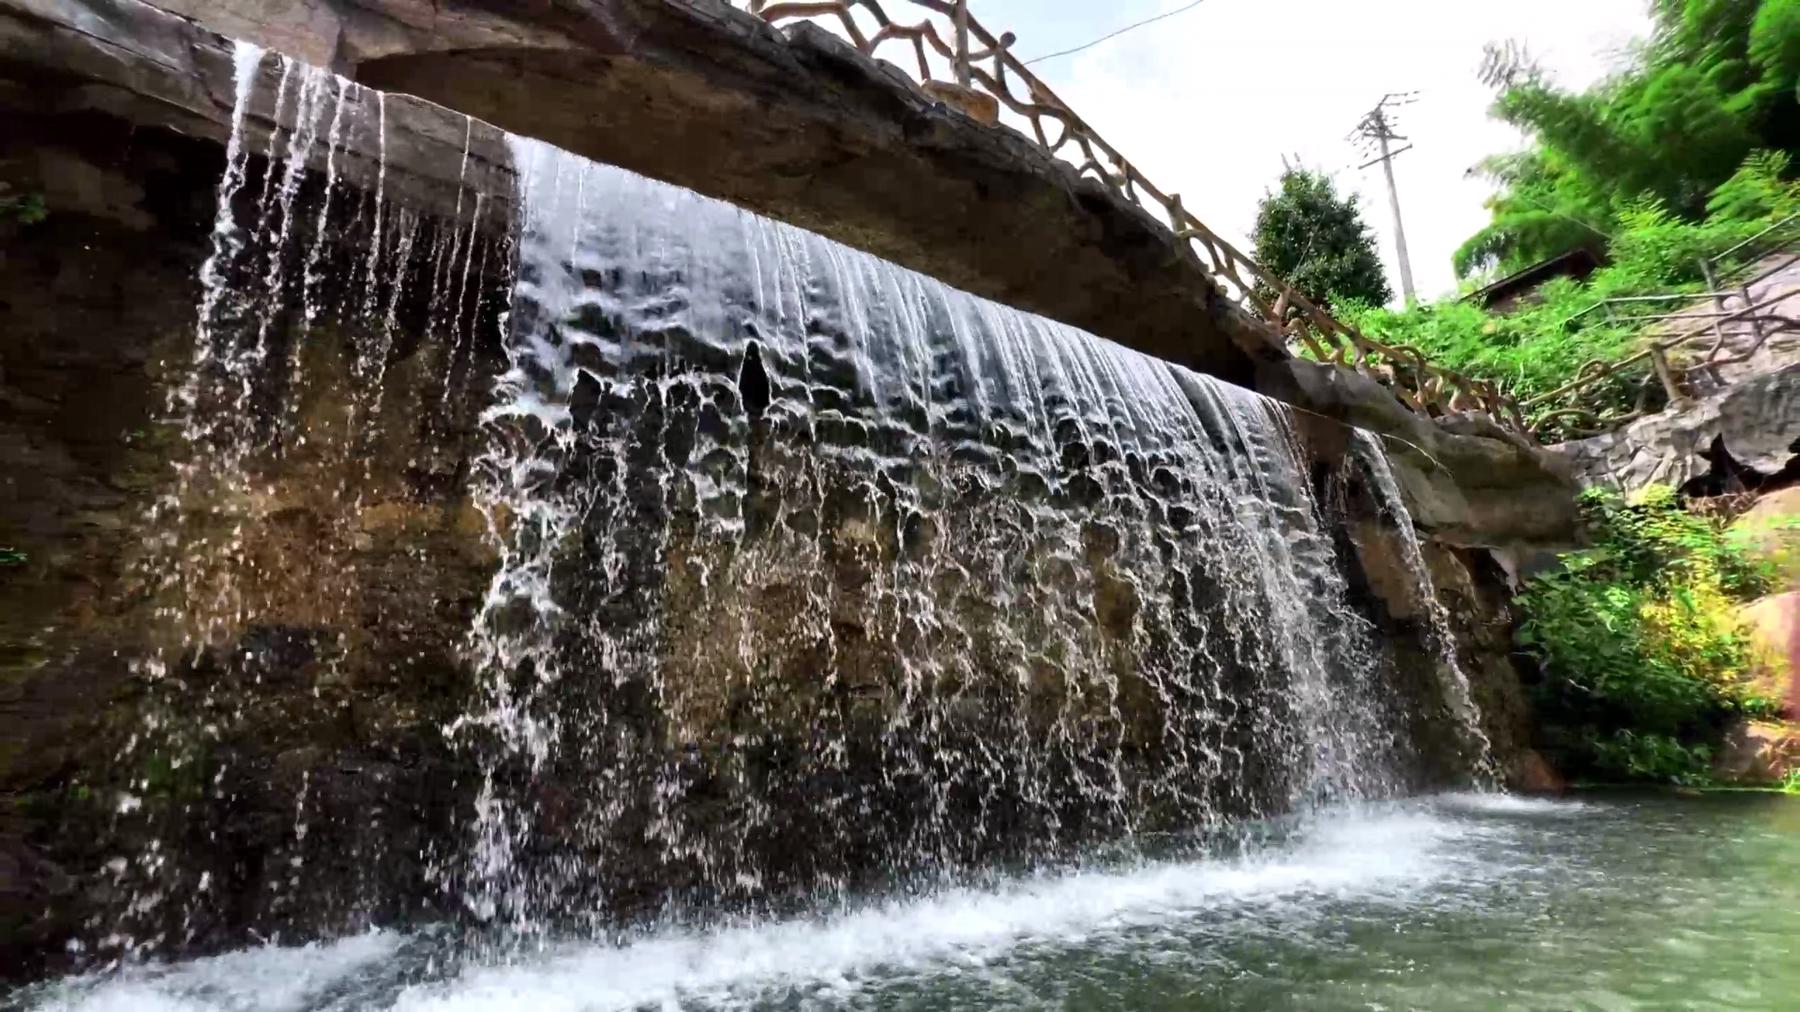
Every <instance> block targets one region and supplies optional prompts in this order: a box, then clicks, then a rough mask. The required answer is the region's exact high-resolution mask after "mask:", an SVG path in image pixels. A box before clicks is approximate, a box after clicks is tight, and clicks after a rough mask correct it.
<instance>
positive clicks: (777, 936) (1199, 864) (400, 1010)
mask: <svg viewBox="0 0 1800 1012" xmlns="http://www.w3.org/2000/svg"><path fill="white" fill-rule="evenodd" d="M1473 797H1474V796H1471V798H1473ZM1471 798H1459V797H1452V798H1448V799H1441V800H1440V801H1438V802H1436V803H1435V804H1436V805H1441V804H1449V805H1451V806H1452V807H1456V806H1461V805H1466V804H1473V803H1477V802H1475V801H1473V800H1471ZM1479 803H1480V804H1488V803H1487V802H1479ZM1433 807H1435V805H1434V804H1427V805H1407V806H1404V807H1390V808H1385V809H1360V810H1348V811H1336V812H1332V813H1329V814H1327V815H1322V816H1318V817H1315V818H1314V819H1313V820H1311V821H1310V822H1309V823H1308V824H1307V825H1305V826H1304V827H1302V831H1301V832H1300V833H1298V834H1297V835H1295V836H1294V837H1292V838H1291V839H1292V840H1293V842H1291V843H1289V844H1285V845H1280V846H1274V847H1270V848H1268V849H1265V850H1262V851H1259V852H1257V853H1253V854H1251V855H1248V856H1245V857H1240V858H1231V859H1223V858H1221V859H1213V860H1204V859H1202V860H1185V861H1157V862H1147V863H1144V864H1141V865H1138V866H1135V867H1130V868H1124V869H1105V870H1099V869H1096V870H1086V871H1077V872H1071V873H1067V874H1059V875H1042V876H1035V877H1028V878H1023V879H1016V880H1013V881H1011V882H1009V883H1007V884H1004V885H1001V886H998V887H995V888H963V889H950V890H945V891H943V892H940V893H937V894H934V895H930V896H926V897H922V898H905V899H895V900H890V901H888V902H884V903H878V904H873V905H870V906H867V907H863V908H860V909H856V910H851V911H844V912H839V913H835V914H828V915H823V916H817V917H811V918H802V919H794V920H787V921H777V922H760V923H737V924H731V925H728V926H724V927H720V928H716V929H713V930H709V931H674V930H668V931H661V932H658V933H655V934H651V935H648V936H646V937H643V938H642V939H640V940H638V941H635V942H631V943H628V944H624V945H604V944H594V943H580V944H564V945H561V946H557V947H554V948H552V949H551V950H549V951H547V952H544V953H542V954H536V955H532V956H525V957H516V958H515V959H514V960H513V961H510V962H506V963H499V964H494V963H489V964H472V965H466V966H464V967H463V968H462V969H461V970H460V971H458V972H456V973H454V974H453V975H451V976H449V977H447V978H445V979H439V980H433V981H429V982H425V983H419V984H414V985H412V986H410V987H407V988H406V989H404V990H402V991H399V992H398V997H397V998H396V999H394V1001H393V1003H392V1005H391V1006H390V1008H392V1009H394V1010H396V1012H487V1010H501V1009H532V1010H544V1012H558V1010H567V1012H575V1010H581V1012H605V1010H616V1009H643V1008H660V1009H664V1010H680V1009H702V1008H704V1009H720V1008H742V1007H745V1006H747V1005H750V1004H753V1003H756V1002H758V1001H767V1000H777V1001H779V1000H781V999H782V998H784V997H785V996H790V995H794V996H805V997H808V998H811V999H814V1000H823V1001H830V1000H832V999H842V998H847V997H850V996H853V995H856V994H857V993H859V992H864V991H866V990H868V989H870V988H871V987H878V986H881V985H883V984H888V983H893V982H896V981H905V980H907V979H909V978H918V977H921V976H928V975H957V974H964V973H981V974H984V975H991V974H997V973H1002V972H1003V970H1004V968H1003V967H998V966H996V965H995V964H999V963H1002V962H1003V961H1005V960H1007V959H1009V958H1011V957H1015V956H1019V957H1025V956H1029V955H1031V954H1033V953H1036V952H1041V951H1045V950H1049V951H1055V950H1057V949H1060V948H1063V947H1068V946H1077V945H1080V946H1088V945H1103V944H1106V943H1107V942H1108V941H1109V940H1111V939H1114V938H1118V939H1120V940H1121V941H1123V942H1124V944H1126V945H1130V944H1131V941H1130V939H1131V937H1136V935H1135V933H1138V932H1142V931H1145V930H1152V931H1155V930H1161V929H1163V928H1168V927H1176V926H1179V925H1180V924H1181V923H1183V922H1184V921H1188V920H1196V921H1197V920H1198V919H1199V918H1202V917H1205V918H1209V919H1210V918H1218V917H1223V918H1226V919H1227V920H1230V919H1231V918H1233V917H1248V918H1249V919H1250V920H1267V917H1265V915H1266V914H1270V913H1273V914H1275V915H1276V919H1277V920H1279V921H1281V922H1283V923H1285V924H1288V925H1289V926H1290V927H1291V926H1292V925H1293V924H1295V923H1297V922H1299V921H1301V920H1303V919H1306V918H1309V917H1311V916H1312V915H1313V914H1315V913H1316V912H1318V911H1319V910H1321V908H1323V907H1324V906H1325V905H1326V903H1327V902H1329V901H1332V900H1344V899H1348V900H1354V901H1356V902H1358V903H1370V902H1374V903H1384V902H1392V903H1395V904H1406V903H1409V902H1414V901H1416V899H1417V897H1418V896H1419V894H1420V892H1421V891H1422V890H1425V889H1428V888H1430V887H1432V886H1434V885H1438V884H1440V883H1442V882H1444V881H1445V880H1446V879H1447V878H1451V877H1454V876H1455V875H1456V874H1458V873H1459V871H1460V870H1461V869H1462V868H1464V867H1466V863H1467V859H1468V854H1466V853H1465V851H1467V850H1468V847H1467V846H1466V845H1467V844H1468V843H1469V842H1470V840H1469V838H1471V837H1483V836H1486V835H1488V834H1489V833H1491V832H1492V830H1491V829H1488V830H1484V829H1483V828H1482V827H1481V826H1479V825H1478V824H1474V823H1472V822H1471V821H1470V820H1468V819H1466V818H1463V819H1458V818H1456V817H1455V816H1453V815H1449V816H1447V815H1444V814H1434V813H1433V811H1432V809H1433ZM1459 844H1460V845H1459ZM1250 920H1246V921H1245V923H1246V924H1248V923H1250ZM400 945H401V939H400V938H399V937H398V936H396V935H394V934H392V933H383V932H375V933H371V934H367V935H362V936H359V937H356V938H350V939H345V940H342V941H338V942H334V943H329V944H319V945H309V946H303V947H296V948H277V947H272V946H271V947H263V948H256V949H249V950H244V951H241V952H235V953H230V954H228V955H223V956H217V957H213V958H209V959H200V960H195V961H192V962H188V963H183V964H178V965H175V966H162V967H147V968H138V969H133V970H130V971H127V972H126V973H125V974H124V975H122V976H117V977H112V978H104V979H101V978H92V977H90V978H78V979H75V980H72V981H67V982H63V983H61V984H58V985H55V987H54V989H53V990H52V991H49V992H42V993H40V997H39V1003H38V1004H37V1005H36V1006H35V1007H37V1008H39V1009H44V1010H49V1009H56V1010H65V1009H66V1010H79V1012H112V1010H125V1009H131V1010H146V1012H239V1010H248V1009H257V1010H264V1009H268V1010H273V1012H297V1010H300V1009H305V1008H311V1007H315V1006H316V1005H318V1004H319V1003H321V1002H322V1001H324V1002H326V1003H327V1004H329V1007H331V1008H338V1007H340V1003H341V1002H340V1003H332V1001H331V999H330V992H331V990H332V989H333V988H334V987H337V988H339V989H341V988H343V987H344V986H346V985H348V986H354V984H355V983H356V982H357V981H355V980H353V978H361V977H364V976H365V975H368V976H379V977H385V978H387V979H388V980H389V981H396V980H397V978H398V976H399V974H398V973H397V972H394V965H395V963H396V962H397V961H396V960H395V959H394V958H393V957H395V956H396V955H397V953H398V949H399V947H400ZM388 993H390V994H391V993H394V992H391V991H390V992H388ZM339 998H340V999H341V994H340V996H339ZM309 1003H311V1004H309ZM357 1007H359V1008H360V1007H362V1006H357Z"/></svg>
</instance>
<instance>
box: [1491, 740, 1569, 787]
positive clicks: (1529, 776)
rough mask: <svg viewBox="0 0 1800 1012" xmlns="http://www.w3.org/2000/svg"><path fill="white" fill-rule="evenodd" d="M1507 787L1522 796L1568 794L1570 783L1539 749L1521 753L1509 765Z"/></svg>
mask: <svg viewBox="0 0 1800 1012" xmlns="http://www.w3.org/2000/svg"><path fill="white" fill-rule="evenodd" d="M1506 786H1507V787H1509V788H1511V789H1512V790H1515V791H1518V792H1519V793H1521V794H1566V793H1568V791H1569V782H1568V781H1567V780H1565V779H1564V778H1563V775H1562V774H1561V773H1558V772H1557V771H1556V767H1554V766H1552V765H1550V760H1548V759H1545V758H1544V754H1543V753H1542V752H1539V751H1538V750H1537V749H1534V748H1528V749H1524V750H1523V751H1521V752H1519V753H1518V755H1516V756H1515V757H1514V758H1513V761H1512V762H1511V763H1510V764H1509V765H1508V768H1507V771H1506Z"/></svg>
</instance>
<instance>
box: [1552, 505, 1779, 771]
mask: <svg viewBox="0 0 1800 1012" xmlns="http://www.w3.org/2000/svg"><path fill="white" fill-rule="evenodd" d="M1582 509H1583V513H1584V515H1585V517H1586V519H1587V521H1588V524H1589V526H1590V529H1591V531H1592V532H1593V535H1594V538H1595V545H1594V547H1593V548H1591V549H1589V550H1587V551H1583V552H1577V553H1573V554H1570V555H1566V556H1564V557H1563V560H1562V565H1561V567H1560V568H1558V569H1557V570H1555V571H1552V572H1550V573H1546V574H1544V575H1541V576H1539V577H1537V578H1535V579H1533V580H1532V581H1531V583H1530V584H1529V585H1528V586H1527V587H1526V588H1525V590H1524V591H1523V592H1522V593H1521V594H1520V596H1519V605H1520V609H1521V611H1522V615H1523V621H1522V622H1521V624H1520V626H1519V632H1518V644H1519V646H1520V648H1521V649H1522V650H1523V651H1524V653H1526V654H1527V655H1528V656H1530V657H1531V658H1532V659H1533V660H1534V661H1535V662H1536V664H1537V668H1538V671H1539V673H1540V675H1541V678H1540V681H1539V683H1538V686H1537V696H1538V699H1537V702H1538V706H1539V711H1540V718H1541V721H1542V725H1543V728H1544V733H1545V739H1546V744H1547V745H1548V746H1549V747H1550V748H1552V749H1553V750H1554V751H1556V752H1558V753H1560V757H1561V758H1562V759H1563V761H1564V764H1565V765H1566V766H1567V767H1568V768H1569V769H1570V770H1571V771H1572V772H1576V773H1586V774H1594V775H1600V776H1603V777H1607V778H1624V779H1628V780H1659V781H1677V782H1685V781H1690V780H1694V779H1699V778H1703V777H1704V775H1705V771H1706V767H1707V763H1708V762H1709V761H1710V759H1711V757H1712V752H1713V750H1714V748H1715V747H1716V746H1717V744H1718V742H1719V740H1720V738H1721V737H1722V734H1723V731H1724V729H1725V727H1726V725H1727V724H1728V723H1729V722H1730V721H1731V719H1733V718H1734V717H1736V716H1739V715H1745V714H1755V713H1759V712H1762V711H1764V710H1766V709H1767V707H1768V701H1767V700H1759V699H1757V698H1756V697H1754V696H1753V695H1752V693H1751V691H1750V689H1749V686H1748V683H1747V678H1746V676H1747V673H1748V670H1749V665H1750V648H1749V641H1748V639H1747V637H1746V635H1745V632H1744V630H1743V629H1742V628H1741V627H1740V626H1739V623H1738V621H1737V619H1736V617H1735V612H1736V608H1737V605H1738V604H1739V603H1740V602H1742V601H1746V600H1750V599H1752V598H1754V597H1757V596H1759V595H1760V594H1761V593H1763V592H1764V591H1765V590H1767V589H1768V588H1769V584H1770V583H1771V576H1770V573H1769V572H1768V570H1767V569H1766V568H1765V567H1763V566H1761V565H1759V564H1757V563H1755V562H1754V561H1752V560H1751V559H1750V558H1749V557H1748V556H1747V555H1746V554H1745V553H1744V552H1743V551H1742V550H1741V549H1740V548H1739V547H1737V545H1736V543H1735V542H1733V541H1731V540H1729V539H1728V538H1727V537H1726V535H1725V530H1724V525H1723V523H1722V522H1721V521H1720V520H1719V519H1718V518H1716V517H1707V516H1700V515H1696V514H1694V513H1690V512H1688V511H1687V510H1686V509H1685V508H1684V507H1683V506H1682V504H1681V502H1680V501H1679V500H1678V499H1677V497H1676V496H1675V494H1674V493H1673V492H1672V491H1670V490H1669V489H1667V488H1661V487H1658V488H1652V489H1650V490H1647V491H1646V492H1645V493H1644V494H1642V495H1641V496H1639V497H1638V498H1637V499H1636V500H1635V501H1632V502H1626V501H1625V500H1623V499H1621V498H1620V497H1619V496H1618V495H1617V494H1616V493H1611V492H1604V491H1595V492H1590V493H1588V494H1586V495H1584V496H1583V497H1582Z"/></svg>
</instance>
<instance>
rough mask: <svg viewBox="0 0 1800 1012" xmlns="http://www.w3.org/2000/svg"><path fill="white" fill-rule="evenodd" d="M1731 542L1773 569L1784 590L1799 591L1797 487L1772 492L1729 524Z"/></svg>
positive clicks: (1799, 491) (1799, 505) (1799, 495)
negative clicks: (1788, 587) (1797, 588)
mask: <svg viewBox="0 0 1800 1012" xmlns="http://www.w3.org/2000/svg"><path fill="white" fill-rule="evenodd" d="M1731 537H1732V540H1733V541H1735V542H1736V543H1738V544H1739V545H1741V546H1743V547H1744V548H1745V550H1747V551H1748V552H1749V553H1750V554H1751V556H1752V557H1754V558H1757V559H1760V560H1762V561H1764V562H1767V563H1769V564H1770V565H1772V566H1774V567H1775V569H1776V572H1777V573H1778V574H1779V577H1780V580H1781V582H1782V583H1783V585H1784V586H1790V587H1800V487H1794V488H1784V489H1781V490H1779V491H1776V492H1771V493H1769V494H1768V495H1765V496H1763V497H1762V498H1761V499H1758V500H1757V501H1756V505H1755V506H1753V507H1751V508H1750V511H1749V512H1747V513H1745V514H1744V515H1742V516H1740V517H1738V518H1737V519H1736V520H1734V521H1732V524H1731Z"/></svg>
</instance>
